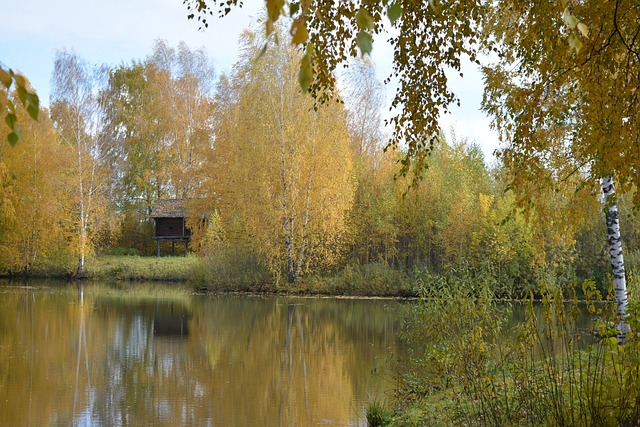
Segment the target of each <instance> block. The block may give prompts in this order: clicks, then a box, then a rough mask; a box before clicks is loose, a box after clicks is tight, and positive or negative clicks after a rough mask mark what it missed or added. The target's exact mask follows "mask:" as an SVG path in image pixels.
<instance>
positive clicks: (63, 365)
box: [0, 288, 398, 426]
mask: <svg viewBox="0 0 640 427" xmlns="http://www.w3.org/2000/svg"><path fill="white" fill-rule="evenodd" d="M78 295H79V294H78V293H77V290H76V289H75V288H70V289H69V290H64V291H61V290H59V289H58V290H53V291H52V290H49V291H35V292H33V291H26V290H25V291H16V290H13V291H12V292H10V293H5V294H4V295H3V298H2V299H0V305H1V307H0V399H2V401H3V402H4V403H3V410H2V411H0V424H1V425H24V424H25V423H28V424H31V425H47V424H51V423H54V424H63V425H72V424H74V423H75V424H78V423H80V424H82V423H84V422H91V423H93V424H103V425H113V424H123V425H138V424H145V425H176V424H183V425H184V424H186V425H189V424H191V425H196V424H203V423H206V422H210V423H211V424H213V425H237V426H243V425H274V424H275V423H277V422H278V420H279V421H280V424H281V425H305V423H306V424H315V423H317V422H319V421H322V420H325V421H326V420H329V421H331V422H332V423H348V422H351V421H353V420H354V419H356V418H357V416H358V412H359V411H360V408H359V407H358V405H359V403H357V402H354V399H355V397H354V396H356V395H358V396H361V397H360V399H366V398H368V397H370V396H373V395H376V393H378V392H380V391H381V390H380V389H379V387H381V385H380V384H381V382H380V381H379V380H380V378H372V376H371V371H372V370H373V369H375V368H376V367H377V366H379V365H380V364H381V363H382V362H381V361H380V359H377V358H376V357H378V356H376V355H380V354H387V351H388V348H387V347H390V350H391V351H392V352H397V351H398V350H397V349H398V346H397V343H396V340H395V325H394V322H393V321H392V320H390V318H389V315H388V313H387V312H385V310H384V307H383V305H384V304H382V303H380V304H377V303H373V304H367V302H366V301H365V302H362V303H361V302H358V301H316V300H306V299H303V300H290V299H277V298H268V299H259V298H246V297H219V298H215V297H207V298H201V297H194V298H192V299H191V300H189V301H187V302H186V303H185V302H184V301H174V302H173V305H172V303H171V302H163V301H156V300H146V301H140V302H127V301H125V300H121V299H105V298H96V297H92V296H91V295H90V294H89V295H85V296H84V304H82V305H81V304H79V303H78V298H79V297H78ZM172 321H173V322H174V323H171V322H172ZM185 321H186V323H184V322H185ZM163 322H169V323H171V324H170V325H162V324H161V323H163ZM176 325H177V326H176ZM158 326H160V328H161V329H163V328H164V327H165V326H167V328H166V329H164V332H165V334H162V331H160V332H161V333H160V334H158V333H157V332H158V331H157V330H156V331H154V327H158ZM185 326H186V329H185ZM176 328H178V329H180V330H181V331H182V332H181V334H177V335H176V334H173V333H174V332H175V331H176V330H177V329H176ZM185 330H186V332H187V334H185V333H184V332H185ZM166 332H169V334H167V333H166ZM181 337H182V338H181ZM27 379H28V380H27Z"/></svg>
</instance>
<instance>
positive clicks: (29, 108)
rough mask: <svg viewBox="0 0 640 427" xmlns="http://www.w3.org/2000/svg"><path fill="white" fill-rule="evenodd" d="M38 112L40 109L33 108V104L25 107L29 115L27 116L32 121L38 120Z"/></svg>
mask: <svg viewBox="0 0 640 427" xmlns="http://www.w3.org/2000/svg"><path fill="white" fill-rule="evenodd" d="M39 112H40V109H39V108H38V107H37V106H35V105H34V104H29V105H28V106H27V113H29V116H31V118H32V119H33V120H38V113H39Z"/></svg>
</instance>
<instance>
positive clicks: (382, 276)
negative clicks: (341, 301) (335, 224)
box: [303, 262, 416, 297]
mask: <svg viewBox="0 0 640 427" xmlns="http://www.w3.org/2000/svg"><path fill="white" fill-rule="evenodd" d="M303 282H304V283H303V287H304V288H306V290H307V291H309V292H312V293H322V294H330V295H355V296H404V297H406V296H415V295H416V293H415V289H414V286H413V283H414V282H413V280H412V278H411V277H410V276H409V275H407V274H406V273H404V272H403V271H402V270H398V269H395V268H393V267H391V266H389V265H388V264H386V263H383V262H377V263H372V264H366V265H353V266H347V267H345V268H344V269H342V270H340V271H338V272H337V273H335V274H333V275H331V276H319V275H315V276H311V277H309V278H307V279H304V280H303Z"/></svg>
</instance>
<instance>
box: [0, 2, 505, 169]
mask: <svg viewBox="0 0 640 427" xmlns="http://www.w3.org/2000/svg"><path fill="white" fill-rule="evenodd" d="M13 3H14V4H13V5H12V6H11V7H3V8H2V21H1V23H0V62H2V63H3V64H4V65H5V66H7V67H10V68H12V69H14V70H17V71H20V72H22V73H24V74H25V75H26V76H27V77H28V78H29V79H30V80H31V83H32V85H33V86H34V88H35V89H36V91H37V92H38V95H39V96H40V98H41V102H42V103H43V104H44V105H48V104H49V85H50V80H51V73H52V71H53V58H54V55H55V51H56V50H58V49H69V50H70V49H73V50H74V51H75V52H76V53H77V54H78V55H79V56H80V57H82V58H84V59H86V60H87V61H89V62H90V63H94V64H103V63H105V64H109V65H119V64H122V63H124V64H129V63H131V61H132V60H134V59H144V58H145V57H146V56H148V55H149V54H150V53H151V48H152V45H153V42H154V40H155V39H158V38H161V39H164V40H167V42H168V44H169V45H170V46H172V47H176V46H177V45H178V43H179V42H180V41H184V42H186V43H187V45H188V46H189V47H190V48H191V49H197V48H199V47H202V46H204V48H205V49H206V50H207V53H208V54H209V56H210V57H211V58H212V59H213V62H214V64H215V66H216V71H217V72H218V73H220V72H222V71H229V70H230V69H231V66H232V65H233V63H234V62H235V61H236V60H237V57H238V37H239V35H240V33H241V32H242V30H243V29H245V28H246V27H248V26H249V25H251V24H252V22H253V19H252V18H253V17H256V16H257V15H258V14H259V10H260V6H262V5H263V4H264V0H244V7H243V8H242V9H233V10H232V11H231V13H230V14H229V15H228V16H227V17H225V18H224V19H217V18H216V17H215V16H213V17H211V18H210V19H209V28H208V29H207V30H205V31H204V32H201V31H198V23H197V22H196V21H189V20H187V14H188V13H187V9H186V7H185V6H184V5H183V4H182V0H57V1H51V0H22V1H21V2H13ZM5 6H6V5H5ZM382 42H383V40H380V41H378V40H376V42H375V43H374V46H373V52H372V57H373V60H374V62H375V63H376V66H377V70H378V75H379V77H380V80H383V79H384V78H385V77H387V75H388V74H389V72H390V70H391V66H390V63H391V59H392V50H391V47H390V46H388V45H386V44H385V43H382ZM463 71H464V75H465V77H464V79H460V78H458V77H457V76H452V78H451V83H452V87H453V88H454V92H455V93H456V94H457V95H458V96H459V98H460V100H461V107H460V108H458V107H455V108H453V113H452V114H451V115H448V116H445V117H443V118H441V120H440V123H441V126H442V128H443V129H444V130H445V131H446V132H447V133H448V132H449V129H450V128H451V127H453V128H454V129H455V133H456V135H457V136H458V137H459V138H467V139H468V140H469V141H470V142H475V143H477V144H479V145H480V146H481V147H482V149H483V152H484V153H485V158H486V160H487V161H491V160H492V159H493V156H492V153H493V150H494V149H495V148H496V147H497V145H498V137H497V135H496V133H495V132H493V131H492V130H490V129H489V119H488V118H487V117H486V116H485V115H484V114H483V113H482V112H480V111H479V108H480V101H481V100H482V79H481V76H480V74H479V73H478V72H477V71H476V70H475V68H474V67H472V66H471V65H467V66H465V69H464V70H463ZM392 96H393V93H392V89H389V90H388V93H387V99H388V100H389V101H390V100H391V99H392Z"/></svg>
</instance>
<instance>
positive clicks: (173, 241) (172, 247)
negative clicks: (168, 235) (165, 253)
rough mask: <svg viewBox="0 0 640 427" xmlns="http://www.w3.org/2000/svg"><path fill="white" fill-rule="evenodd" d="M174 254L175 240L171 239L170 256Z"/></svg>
mask: <svg viewBox="0 0 640 427" xmlns="http://www.w3.org/2000/svg"><path fill="white" fill-rule="evenodd" d="M175 254H176V241H175V240H172V241H171V256H174V255H175Z"/></svg>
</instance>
